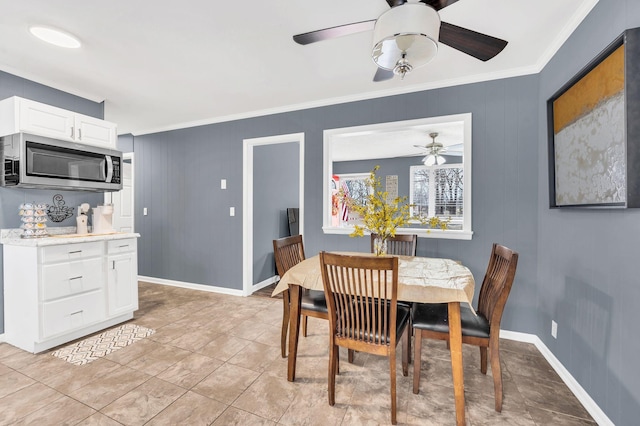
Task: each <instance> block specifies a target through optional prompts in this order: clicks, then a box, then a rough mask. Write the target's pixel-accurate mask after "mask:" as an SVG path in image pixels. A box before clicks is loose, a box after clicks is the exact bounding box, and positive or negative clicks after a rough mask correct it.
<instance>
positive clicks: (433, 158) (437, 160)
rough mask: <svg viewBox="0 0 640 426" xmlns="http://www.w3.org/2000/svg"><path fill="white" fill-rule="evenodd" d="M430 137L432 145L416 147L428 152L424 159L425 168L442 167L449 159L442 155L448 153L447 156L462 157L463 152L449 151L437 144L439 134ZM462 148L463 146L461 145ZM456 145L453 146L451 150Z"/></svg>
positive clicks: (434, 133)
mask: <svg viewBox="0 0 640 426" xmlns="http://www.w3.org/2000/svg"><path fill="white" fill-rule="evenodd" d="M429 137H430V138H431V143H428V144H426V145H414V147H416V148H420V149H424V150H425V152H426V154H427V155H426V156H425V157H424V158H423V159H422V163H423V164H424V165H425V166H433V165H436V164H437V165H438V166H439V165H441V164H444V163H446V162H447V159H446V158H445V157H443V156H442V154H444V153H447V155H462V152H460V151H455V150H452V151H451V152H449V151H448V148H445V147H444V145H442V144H441V143H440V142H436V138H437V137H438V132H431V133H429ZM459 145H460V146H462V144H459ZM455 146H456V145H452V146H451V148H453V147H455Z"/></svg>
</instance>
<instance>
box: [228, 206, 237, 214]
mask: <svg viewBox="0 0 640 426" xmlns="http://www.w3.org/2000/svg"><path fill="white" fill-rule="evenodd" d="M235 215H236V208H235V207H229V216H235Z"/></svg>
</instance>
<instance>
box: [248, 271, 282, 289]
mask: <svg viewBox="0 0 640 426" xmlns="http://www.w3.org/2000/svg"><path fill="white" fill-rule="evenodd" d="M278 281H280V277H279V276H278V275H274V276H273V277H271V278H267V279H266V280H264V281H260V282H259V283H257V284H254V285H253V287H251V292H252V293H253V292H255V291H258V290H260V289H263V288H265V287H267V286H270V285H271V284H275V283H277V282H278Z"/></svg>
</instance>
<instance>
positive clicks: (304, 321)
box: [302, 315, 307, 337]
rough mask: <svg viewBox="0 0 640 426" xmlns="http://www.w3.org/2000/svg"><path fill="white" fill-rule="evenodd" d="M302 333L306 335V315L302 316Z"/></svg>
mask: <svg viewBox="0 0 640 426" xmlns="http://www.w3.org/2000/svg"><path fill="white" fill-rule="evenodd" d="M302 335H303V336H304V337H307V316H306V315H303V316H302Z"/></svg>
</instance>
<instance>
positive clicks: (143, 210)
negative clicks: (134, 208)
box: [142, 207, 147, 216]
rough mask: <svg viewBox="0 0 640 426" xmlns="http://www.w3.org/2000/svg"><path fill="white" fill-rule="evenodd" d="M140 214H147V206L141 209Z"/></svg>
mask: <svg viewBox="0 0 640 426" xmlns="http://www.w3.org/2000/svg"><path fill="white" fill-rule="evenodd" d="M142 215H143V216H146V215H147V208H146V207H145V208H143V209H142Z"/></svg>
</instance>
